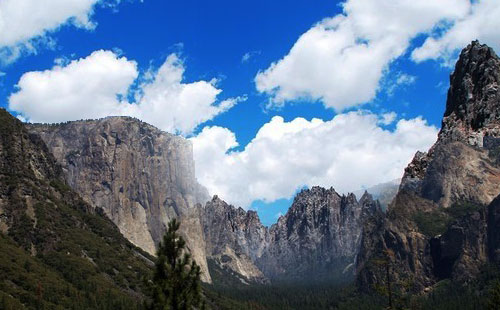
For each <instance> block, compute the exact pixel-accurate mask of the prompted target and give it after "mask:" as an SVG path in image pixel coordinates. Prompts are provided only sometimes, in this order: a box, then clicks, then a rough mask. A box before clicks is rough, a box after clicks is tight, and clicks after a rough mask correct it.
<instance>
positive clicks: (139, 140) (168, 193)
mask: <svg viewBox="0 0 500 310" xmlns="http://www.w3.org/2000/svg"><path fill="white" fill-rule="evenodd" d="M28 128H29V130H30V132H31V133H33V134H37V135H39V136H40V137H41V138H42V139H43V141H45V143H46V144H47V146H48V148H49V149H50V151H51V152H52V153H53V154H54V157H55V158H56V160H57V162H58V163H59V164H60V165H61V166H62V169H63V171H64V175H65V179H66V181H67V183H68V184H69V185H70V186H71V188H73V189H74V190H75V191H76V192H78V193H79V194H80V195H81V196H82V198H83V199H84V200H85V201H86V202H88V203H89V204H90V205H92V206H93V207H99V208H102V209H103V210H104V212H105V214H106V215H107V216H108V217H109V218H110V219H111V220H112V221H113V222H114V223H115V224H116V226H118V228H119V229H120V232H121V233H122V234H123V235H124V236H125V237H126V238H127V239H128V240H130V241H131V242H132V243H134V244H135V245H137V246H139V247H141V248H142V249H144V250H146V251H147V252H149V253H151V254H154V253H155V249H156V245H157V244H158V243H159V242H160V240H161V238H162V237H163V233H164V231H165V227H166V223H168V221H169V220H170V219H172V218H173V217H181V218H183V220H182V221H183V225H182V233H183V235H184V237H185V238H186V241H187V245H188V247H189V249H190V250H191V252H192V254H193V256H194V258H195V259H196V261H197V262H198V263H199V264H200V265H201V267H202V270H203V271H204V273H203V274H204V280H205V281H208V282H209V281H210V275H209V273H208V268H207V263H206V259H205V257H206V255H205V252H204V249H205V244H204V239H203V232H202V227H201V224H200V220H199V216H198V212H199V210H198V208H197V207H196V205H197V204H202V203H205V202H206V201H207V200H208V199H209V197H208V193H207V191H206V190H205V189H204V188H203V187H202V186H201V185H200V184H198V182H197V181H196V178H195V171H194V161H193V155H192V152H193V151H192V145H191V144H190V142H189V141H187V140H186V139H184V138H182V137H179V136H175V135H171V134H168V133H165V132H163V131H161V130H159V129H157V128H155V127H153V126H151V125H149V124H147V123H144V122H141V121H139V120H137V119H133V118H129V117H108V118H104V119H100V120H90V121H76V122H67V123H63V124H56V125H42V124H33V125H29V127H28Z"/></svg>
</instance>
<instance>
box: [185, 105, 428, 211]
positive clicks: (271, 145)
mask: <svg viewBox="0 0 500 310" xmlns="http://www.w3.org/2000/svg"><path fill="white" fill-rule="evenodd" d="M392 116H393V115H392V114H391V115H387V121H389V120H390V119H391V118H392ZM383 118H385V116H384V117H383ZM383 118H382V119H383ZM379 121H380V117H379V116H377V115H374V114H371V113H368V112H350V113H346V114H340V115H337V116H335V117H334V118H333V119H332V120H330V121H323V120H320V119H312V120H310V121H308V120H305V119H303V118H296V119H294V120H293V121H291V122H285V121H284V120H283V118H281V117H278V116H277V117H274V118H273V119H272V120H271V121H270V122H269V123H266V124H264V125H263V126H262V127H261V129H260V130H259V132H258V133H257V135H256V136H255V138H254V139H253V140H252V141H251V142H250V143H249V144H248V145H247V146H246V147H245V149H244V150H243V151H231V149H232V148H234V147H236V146H238V142H237V141H236V137H235V135H234V133H232V132H231V131H230V130H229V129H227V128H221V127H215V126H214V127H205V128H204V129H203V130H202V132H201V133H200V134H199V135H198V136H196V137H193V138H191V141H192V142H193V145H194V155H195V162H196V170H197V177H198V179H199V181H200V182H201V183H202V184H203V185H205V186H207V188H208V189H209V191H210V193H211V194H218V195H220V196H221V197H223V198H224V199H225V200H227V201H229V202H230V203H233V204H236V205H240V206H243V207H248V206H249V204H250V203H251V202H252V201H254V200H257V199H262V200H264V201H274V200H276V199H279V198H289V197H291V196H292V195H293V194H294V193H295V191H296V190H297V189H299V188H301V187H302V186H313V185H321V186H327V187H329V186H334V187H335V188H336V189H337V190H338V191H340V192H347V191H354V190H357V189H360V188H364V187H370V186H373V185H375V184H379V183H383V182H385V181H389V180H393V179H396V178H400V177H401V175H402V173H403V169H404V167H405V166H406V165H407V164H408V162H409V161H410V160H411V158H412V157H413V155H414V153H415V151H416V150H427V149H428V148H429V147H430V146H431V145H432V144H433V143H434V142H435V140H436V137H437V131H438V130H437V128H435V127H433V126H429V125H427V123H426V122H425V121H424V120H423V119H421V118H415V119H410V120H400V121H398V123H397V124H396V128H395V130H394V131H389V130H385V129H383V128H381V127H380V126H379V125H378V123H379Z"/></svg>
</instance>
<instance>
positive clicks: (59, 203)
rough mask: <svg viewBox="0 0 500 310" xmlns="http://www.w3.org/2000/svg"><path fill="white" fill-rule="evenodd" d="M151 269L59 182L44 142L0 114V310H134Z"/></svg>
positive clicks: (111, 226)
mask: <svg viewBox="0 0 500 310" xmlns="http://www.w3.org/2000/svg"><path fill="white" fill-rule="evenodd" d="M152 264H153V262H152V257H150V256H149V255H148V254H147V253H145V252H143V251H142V250H140V249H139V248H137V247H136V246H134V245H133V244H132V243H130V242H129V241H128V240H127V239H126V238H124V237H123V236H122V234H120V232H119V230H118V229H117V228H116V226H115V225H114V224H113V223H112V222H111V221H110V220H109V219H108V218H107V217H106V216H105V215H104V213H103V211H102V209H101V208H98V207H97V208H96V207H93V206H91V205H89V204H88V203H86V202H85V201H84V200H83V199H82V198H81V197H80V196H79V195H78V193H76V192H74V191H73V190H72V189H71V188H70V187H69V186H68V185H67V184H66V183H65V179H64V173H63V171H62V169H61V167H60V166H59V165H58V164H57V161H56V159H55V158H54V156H53V155H52V154H51V152H50V151H49V149H48V148H47V146H46V145H45V143H44V142H43V140H42V139H41V138H40V137H39V136H38V135H35V134H32V133H30V132H29V131H28V130H27V129H26V126H25V125H24V124H22V123H21V122H20V121H19V120H18V119H16V118H15V117H13V116H12V115H10V114H9V113H8V112H7V111H5V110H4V109H0V266H1V268H0V269H1V275H2V279H1V280H0V296H1V298H0V299H2V302H1V303H0V304H1V306H0V308H2V309H42V308H43V309H75V308H87V309H105V308H108V307H109V308H112V309H137V307H139V306H140V305H141V303H142V300H143V292H145V285H144V281H143V277H144V276H148V274H149V273H150V271H151V265H152ZM37 287H38V289H37ZM42 292H43V293H42ZM104 292H105V293H104ZM7 298H8V299H9V300H13V302H15V304H14V305H11V307H7V306H6V302H7V301H6V299H7Z"/></svg>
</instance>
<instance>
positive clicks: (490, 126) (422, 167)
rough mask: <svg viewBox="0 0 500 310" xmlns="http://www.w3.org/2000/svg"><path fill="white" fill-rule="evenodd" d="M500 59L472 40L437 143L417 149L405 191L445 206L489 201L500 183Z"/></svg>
mask: <svg viewBox="0 0 500 310" xmlns="http://www.w3.org/2000/svg"><path fill="white" fill-rule="evenodd" d="M499 81H500V59H499V58H498V56H497V55H496V54H495V52H494V51H493V50H492V49H491V48H490V47H488V46H486V45H482V44H480V43H479V42H478V41H474V42H472V43H471V44H470V45H468V46H467V47H466V48H465V49H464V50H463V51H462V53H461V54H460V58H459V60H458V62H457V64H456V66H455V71H454V72H453V74H452V75H451V77H450V89H449V91H448V99H447V103H446V112H445V114H444V117H443V123H442V128H441V131H440V133H439V136H438V140H437V142H436V143H435V144H434V146H433V147H432V148H431V149H430V150H429V152H428V153H422V152H417V154H416V155H415V157H414V159H413V161H412V162H411V163H410V164H409V165H408V167H407V168H406V169H405V174H404V176H403V179H402V182H401V186H400V189H401V190H410V191H412V192H415V193H417V195H419V196H421V197H423V198H426V199H429V200H432V201H434V202H436V203H438V204H439V205H440V206H442V207H449V206H451V205H453V204H454V203H456V202H459V201H460V200H462V201H470V202H475V203H480V204H488V203H489V202H491V200H492V199H493V198H494V197H496V196H497V194H498V192H497V185H496V184H497V182H498V181H500V166H499V165H498V164H499V163H500V157H499V156H498V154H499V152H498V151H499V149H500V89H499V85H498V84H499Z"/></svg>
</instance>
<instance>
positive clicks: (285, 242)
mask: <svg viewBox="0 0 500 310" xmlns="http://www.w3.org/2000/svg"><path fill="white" fill-rule="evenodd" d="M377 212H381V211H380V206H379V204H378V202H375V201H373V199H372V198H371V196H370V195H369V194H366V193H365V195H363V197H362V198H361V200H360V201H359V202H358V201H357V200H356V196H354V194H349V195H348V196H340V195H339V194H338V193H337V192H336V191H335V190H334V189H333V188H330V189H324V188H321V187H313V188H311V189H308V190H303V191H302V192H300V193H299V194H298V195H297V196H296V197H295V200H294V202H293V204H292V206H291V207H290V210H289V211H288V212H287V214H286V215H285V216H283V217H281V218H280V219H279V220H278V223H277V224H275V225H273V226H272V227H271V228H270V232H269V233H270V242H269V247H268V249H267V250H266V252H265V255H264V256H263V257H262V258H261V259H260V260H259V262H258V264H259V265H260V266H261V267H262V270H263V271H264V273H265V274H266V275H268V276H269V277H270V278H271V279H280V278H285V279H293V278H320V277H322V276H326V277H331V276H332V274H333V273H339V271H343V270H344V268H345V267H347V266H348V264H350V263H352V262H353V261H354V257H355V256H356V254H357V252H358V249H359V242H360V235H361V230H362V223H363V221H364V220H365V219H366V218H368V217H370V216H372V215H373V214H375V213H377ZM306 275H307V276H306Z"/></svg>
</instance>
